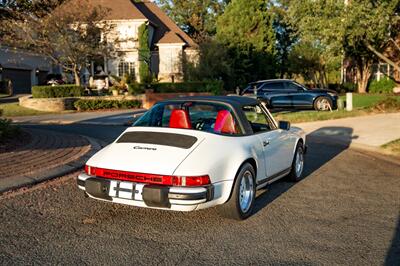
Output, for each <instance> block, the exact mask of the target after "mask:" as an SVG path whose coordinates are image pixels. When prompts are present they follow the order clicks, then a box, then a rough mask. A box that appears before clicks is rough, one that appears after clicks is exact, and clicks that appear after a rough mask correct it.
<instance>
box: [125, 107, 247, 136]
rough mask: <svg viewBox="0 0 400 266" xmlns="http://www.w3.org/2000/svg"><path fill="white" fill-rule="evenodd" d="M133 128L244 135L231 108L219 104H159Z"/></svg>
mask: <svg viewBox="0 0 400 266" xmlns="http://www.w3.org/2000/svg"><path fill="white" fill-rule="evenodd" d="M133 126H134V127H169V128H182V129H192V130H199V131H206V132H211V133H217V134H229V135H237V134H242V131H241V129H240V127H239V124H238V120H237V119H236V116H235V114H234V112H233V111H232V110H231V108H230V107H229V106H226V105H223V104H218V103H203V102H201V103H199V102H176V103H175V102H173V103H159V104H156V105H155V106H154V107H153V108H151V109H150V110H149V111H148V112H147V113H146V114H144V115H143V116H142V117H141V118H140V119H139V120H138V121H137V122H136V123H135V124H134V125H133Z"/></svg>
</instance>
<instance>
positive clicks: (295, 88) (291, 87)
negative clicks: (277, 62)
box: [286, 82, 301, 91]
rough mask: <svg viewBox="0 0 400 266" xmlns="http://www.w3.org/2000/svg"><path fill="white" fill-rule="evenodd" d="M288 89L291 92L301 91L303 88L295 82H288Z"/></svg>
mask: <svg viewBox="0 0 400 266" xmlns="http://www.w3.org/2000/svg"><path fill="white" fill-rule="evenodd" d="M286 89H287V90H290V91H299V90H301V87H300V86H298V85H297V84H295V83H293V82H286Z"/></svg>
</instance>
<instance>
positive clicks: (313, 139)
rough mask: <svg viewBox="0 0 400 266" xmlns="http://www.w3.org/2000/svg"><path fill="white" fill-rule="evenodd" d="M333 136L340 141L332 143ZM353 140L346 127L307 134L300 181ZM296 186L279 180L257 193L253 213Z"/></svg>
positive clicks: (325, 128) (349, 129) (347, 146)
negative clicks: (303, 166) (305, 152)
mask: <svg viewBox="0 0 400 266" xmlns="http://www.w3.org/2000/svg"><path fill="white" fill-rule="evenodd" d="M335 136H336V137H340V140H341V141H340V142H337V143H336V142H335V143H332V142H331V140H332V139H334V138H335ZM354 138H357V136H353V129H352V128H348V127H322V128H320V129H317V130H315V131H313V132H311V133H310V134H308V135H307V137H306V142H307V147H308V149H307V154H306V157H305V160H306V161H305V168H304V172H303V179H302V180H305V179H307V178H308V177H309V176H310V175H312V174H313V173H314V172H315V171H316V170H318V169H319V168H321V167H322V166H323V165H325V164H326V163H328V162H329V161H331V160H333V159H334V158H335V157H336V156H338V155H339V154H340V153H342V152H343V151H344V150H346V149H348V148H349V147H350V144H351V142H352V139H354ZM302 180H301V181H302ZM301 181H300V182H301ZM296 184H297V183H294V182H288V181H286V180H285V179H281V180H280V181H277V182H275V183H272V184H271V185H268V186H267V187H265V188H263V189H261V190H260V191H258V193H257V194H258V196H257V199H256V202H255V206H254V213H257V212H259V211H261V210H262V209H263V208H264V207H266V206H267V205H268V204H270V203H272V202H273V201H274V200H275V199H277V198H278V197H279V196H280V195H282V194H283V193H285V192H286V191H288V190H289V189H291V188H292V187H293V186H295V185H296Z"/></svg>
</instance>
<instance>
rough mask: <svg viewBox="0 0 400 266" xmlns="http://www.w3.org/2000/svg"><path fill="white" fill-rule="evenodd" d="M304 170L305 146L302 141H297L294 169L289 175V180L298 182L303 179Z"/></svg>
mask: <svg viewBox="0 0 400 266" xmlns="http://www.w3.org/2000/svg"><path fill="white" fill-rule="evenodd" d="M303 170H304V148H303V144H302V143H301V142H299V143H297V146H296V152H295V154H294V157H293V162H292V169H291V171H290V173H289V175H288V177H289V180H290V181H293V182H297V181H299V180H300V179H301V177H302V174H303Z"/></svg>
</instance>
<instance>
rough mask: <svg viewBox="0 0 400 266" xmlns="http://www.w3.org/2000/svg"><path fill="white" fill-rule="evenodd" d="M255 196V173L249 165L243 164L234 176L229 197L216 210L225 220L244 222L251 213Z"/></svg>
mask: <svg viewBox="0 0 400 266" xmlns="http://www.w3.org/2000/svg"><path fill="white" fill-rule="evenodd" d="M255 194H256V184H255V171H254V168H253V166H252V165H251V164H249V163H245V164H244V165H243V166H242V167H241V168H240V170H239V172H238V174H237V176H236V179H235V183H234V185H233V190H232V194H231V197H230V198H229V200H228V201H227V202H226V203H225V204H223V205H221V206H219V207H218V209H219V211H220V213H221V214H222V215H223V216H225V217H227V218H230V219H235V220H244V219H246V218H247V217H249V216H250V215H251V213H252V211H253V207H254V201H255Z"/></svg>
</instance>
